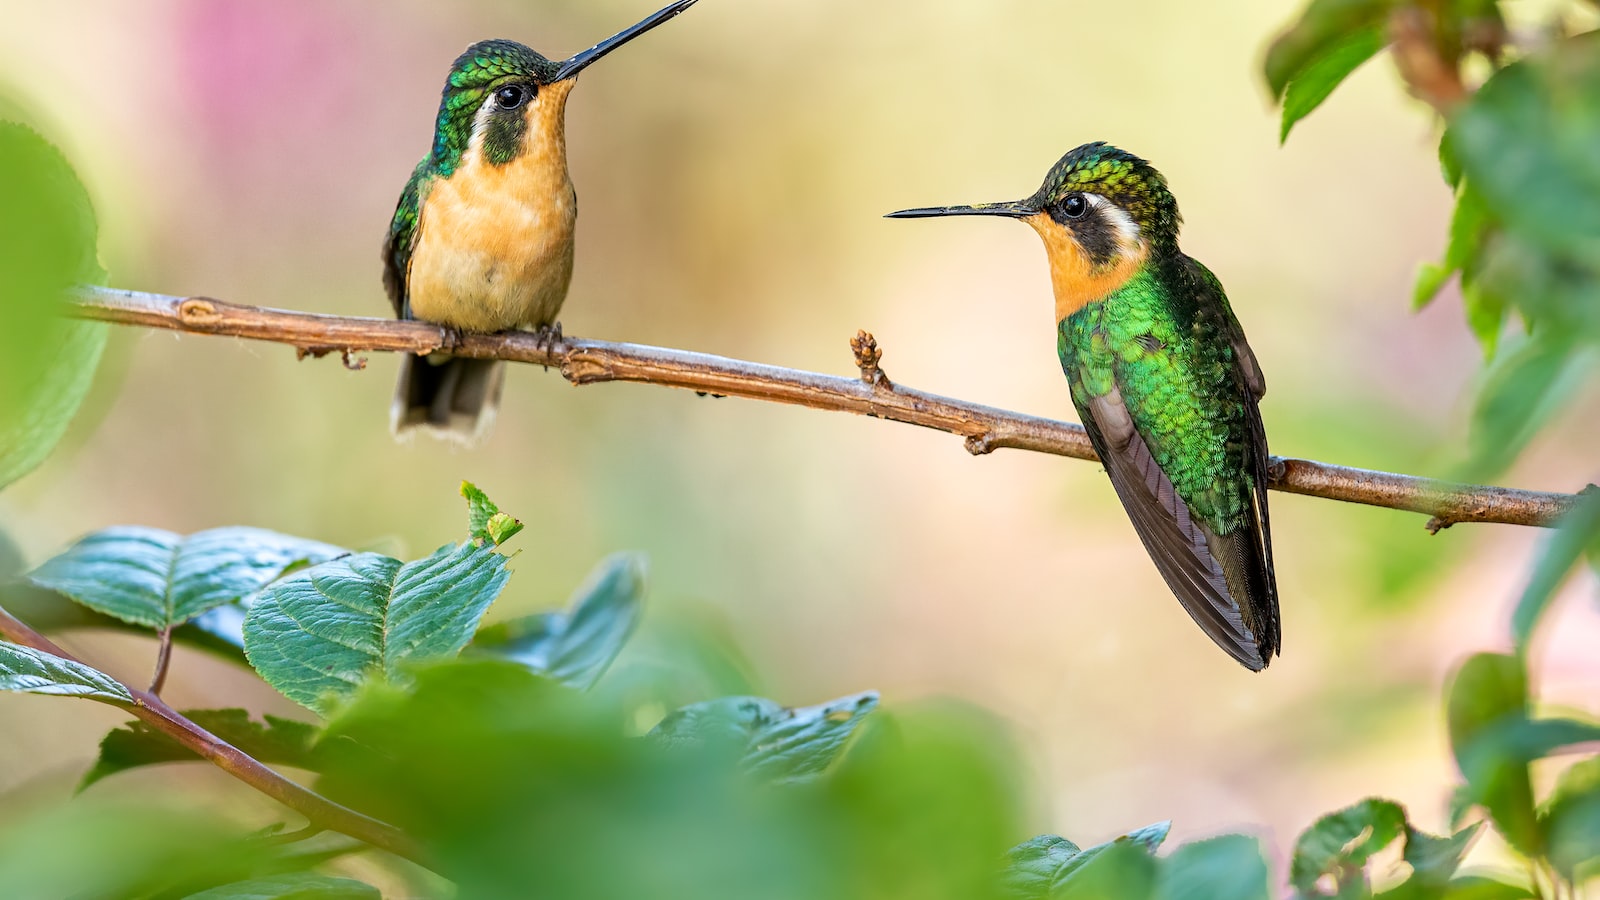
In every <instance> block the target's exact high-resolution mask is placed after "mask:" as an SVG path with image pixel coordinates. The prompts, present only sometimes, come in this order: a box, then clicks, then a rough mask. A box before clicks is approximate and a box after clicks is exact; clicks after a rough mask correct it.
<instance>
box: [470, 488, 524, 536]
mask: <svg viewBox="0 0 1600 900" xmlns="http://www.w3.org/2000/svg"><path fill="white" fill-rule="evenodd" d="M461 496H462V497H464V498H466V501H467V534H469V535H471V537H472V539H473V540H474V541H477V542H478V543H480V544H482V543H484V542H485V541H487V542H488V543H489V544H491V545H492V546H496V547H498V546H500V545H501V544H504V543H505V542H506V541H509V540H511V538H513V537H514V536H516V534H517V532H519V531H521V530H522V528H523V525H522V523H521V522H519V521H517V520H516V519H513V518H512V517H511V516H509V515H507V514H506V513H503V512H501V511H500V507H498V506H495V505H494V501H493V500H490V499H489V495H488V494H485V493H484V492H483V491H482V490H480V489H479V488H478V486H477V485H475V484H473V483H472V482H470V481H463V482H461Z"/></svg>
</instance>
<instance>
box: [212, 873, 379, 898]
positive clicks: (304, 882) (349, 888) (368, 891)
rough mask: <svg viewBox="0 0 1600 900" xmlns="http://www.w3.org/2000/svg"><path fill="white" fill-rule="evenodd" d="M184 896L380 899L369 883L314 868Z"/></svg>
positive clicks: (239, 882) (253, 879) (235, 883)
mask: <svg viewBox="0 0 1600 900" xmlns="http://www.w3.org/2000/svg"><path fill="white" fill-rule="evenodd" d="M187 900H383V895H381V894H379V893H378V889H377V888H375V887H373V886H372V885H370V884H365V883H363V882H360V881H354V880H352V879H349V878H330V877H329V876H327V875H318V874H316V873H315V872H291V873H288V874H285V875H272V876H269V877H267V878H252V879H250V880H249V881H236V882H234V883H233V884H225V885H222V886H221V887H214V888H212V889H210V890H208V891H201V892H200V893H198V894H190V895H189V896H188V898H187Z"/></svg>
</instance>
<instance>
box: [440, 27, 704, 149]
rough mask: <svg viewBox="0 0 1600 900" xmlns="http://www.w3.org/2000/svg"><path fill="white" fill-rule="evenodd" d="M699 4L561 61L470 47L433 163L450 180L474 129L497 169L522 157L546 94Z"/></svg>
mask: <svg viewBox="0 0 1600 900" xmlns="http://www.w3.org/2000/svg"><path fill="white" fill-rule="evenodd" d="M696 2H698V0H676V2H674V3H671V4H668V5H667V6H666V7H664V8H662V9H659V10H657V11H656V12H654V13H651V14H650V15H649V16H647V17H646V18H645V19H644V20H643V21H641V22H639V23H638V24H636V25H631V26H629V27H628V28H625V29H623V30H622V31H620V32H618V33H616V34H614V35H612V36H611V37H608V38H606V39H605V40H603V41H601V42H600V43H598V44H595V45H594V46H593V47H590V48H589V49H587V50H584V51H583V52H581V53H578V54H575V55H573V56H572V57H571V58H570V59H566V60H561V61H556V60H550V59H547V58H545V56H544V55H543V54H541V53H539V52H538V51H536V50H534V49H532V48H530V47H527V46H525V45H523V44H519V43H517V42H516V41H506V40H493V41H479V42H478V43H476V44H473V45H472V46H471V47H468V48H467V50H466V52H465V53H462V54H461V55H460V56H458V57H456V61H455V62H454V63H453V64H451V66H450V77H449V78H447V79H446V80H445V83H444V96H443V97H442V98H441V99H440V101H439V118H438V121H437V122H436V124H435V127H434V135H433V153H432V154H431V155H430V157H429V159H428V163H429V164H430V165H431V167H432V168H433V169H434V171H435V172H437V173H438V174H439V175H441V176H442V177H445V178H449V177H450V175H451V174H452V173H454V172H455V170H456V167H457V166H459V165H460V164H461V157H462V156H463V155H465V154H466V152H467V148H468V146H470V144H471V142H472V136H473V133H474V129H480V130H482V131H483V142H482V147H483V153H484V156H485V158H486V159H487V160H488V161H489V162H490V163H491V164H494V165H503V164H505V163H507V162H510V161H511V160H512V159H514V158H516V156H517V154H518V153H520V152H521V149H522V144H523V136H524V134H525V133H526V131H527V128H528V107H530V106H531V105H532V104H533V103H535V102H537V100H538V97H539V94H540V92H541V91H543V90H544V89H545V88H547V87H549V86H551V85H554V84H557V83H558V82H570V81H571V80H572V79H574V78H577V77H578V73H579V72H581V71H583V70H584V69H585V68H588V66H589V65H590V64H591V63H593V62H596V61H597V60H599V59H600V58H602V57H604V56H605V55H606V54H608V53H610V52H611V51H613V50H615V49H617V48H618V47H620V46H622V45H623V44H626V43H627V42H629V41H631V40H633V39H634V38H636V37H638V36H639V35H641V34H644V33H645V32H647V31H649V30H650V29H652V28H655V27H656V26H657V25H660V24H661V23H662V22H665V21H667V20H668V19H670V18H672V17H673V16H676V15H678V14H679V13H681V12H683V11H684V10H686V9H688V8H689V7H691V6H693V5H694V4H695V3H696ZM562 96H563V97H564V96H565V94H562Z"/></svg>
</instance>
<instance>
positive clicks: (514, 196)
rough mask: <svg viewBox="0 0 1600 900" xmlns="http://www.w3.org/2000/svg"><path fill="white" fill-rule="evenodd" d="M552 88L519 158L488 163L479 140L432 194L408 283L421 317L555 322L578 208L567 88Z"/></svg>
mask: <svg viewBox="0 0 1600 900" xmlns="http://www.w3.org/2000/svg"><path fill="white" fill-rule="evenodd" d="M552 87H554V86H552ZM553 93H554V92H553V91H550V90H548V89H547V90H546V91H545V92H543V94H544V96H542V97H541V103H536V104H534V105H533V107H532V108H531V109H530V110H529V114H528V116H529V122H528V129H527V131H526V134H527V138H526V141H527V146H526V149H525V150H524V152H523V153H522V154H520V155H519V156H518V157H517V158H516V159H514V160H512V161H511V162H509V163H506V164H505V165H501V166H495V165H491V164H489V163H488V162H487V161H486V160H484V158H483V156H482V154H481V153H480V152H479V149H478V147H477V145H476V143H474V145H473V146H472V147H471V148H470V149H469V150H468V151H467V153H466V154H465V155H464V156H463V157H462V161H461V164H460V165H459V166H458V167H457V168H456V171H455V172H454V173H453V174H452V175H451V177H450V178H447V179H439V180H437V181H435V182H434V183H433V185H432V187H431V188H430V190H429V191H428V194H427V196H426V197H425V198H424V200H423V204H422V214H421V216H420V217H419V220H418V226H417V227H418V231H417V241H416V245H415V247H414V249H413V251H412V255H411V271H410V274H409V277H408V281H407V287H408V291H409V295H410V300H411V314H412V315H413V316H414V317H416V318H418V319H422V320H424V321H428V322H438V323H440V324H443V325H449V326H451V327H454V328H460V329H463V330H467V331H504V330H507V329H512V328H531V327H539V326H542V325H548V324H550V323H551V322H553V321H554V320H555V317H556V314H557V313H558V312H559V311H560V310H561V304H562V301H564V300H565V299H566V296H567V287H568V285H569V284H570V283H571V281H572V254H573V232H574V229H575V226H576V223H577V218H578V205H577V198H576V196H575V194H574V193H573V190H572V181H571V179H570V178H569V176H568V174H567V158H566V156H567V154H566V135H565V134H564V129H563V128H562V127H561V118H562V113H563V111H564V110H563V108H562V107H564V104H565V99H566V98H565V92H564V91H563V92H562V94H561V96H559V97H555V96H550V95H551V94H553Z"/></svg>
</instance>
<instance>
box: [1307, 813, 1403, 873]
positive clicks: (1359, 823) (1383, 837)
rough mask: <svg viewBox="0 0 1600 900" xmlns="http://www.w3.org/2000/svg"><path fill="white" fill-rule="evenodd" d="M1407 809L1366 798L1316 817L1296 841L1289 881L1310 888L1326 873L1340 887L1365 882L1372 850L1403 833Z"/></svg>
mask: <svg viewBox="0 0 1600 900" xmlns="http://www.w3.org/2000/svg"><path fill="white" fill-rule="evenodd" d="M1406 827H1407V826H1406V812H1405V809H1404V808H1403V807H1401V806H1400V804H1398V803H1395V802H1393V801H1391V800H1381V799H1378V798H1375V797H1374V798H1368V799H1366V800H1363V801H1361V802H1360V803H1357V804H1355V805H1354V806H1349V807H1346V808H1345V809H1342V810H1339V811H1338V812H1334V813H1329V814H1328V815H1325V816H1323V817H1322V818H1320V819H1318V820H1317V821H1316V822H1315V823H1314V824H1312V826H1311V827H1310V828H1308V829H1306V830H1305V832H1304V833H1302V834H1301V835H1300V839H1299V840H1298V841H1296V842H1295V848H1294V860H1293V862H1291V863H1290V866H1289V881H1290V882H1291V883H1292V884H1293V885H1294V886H1295V887H1296V888H1298V889H1299V890H1301V891H1303V892H1307V893H1309V892H1311V890H1312V889H1313V888H1314V887H1315V886H1316V883H1317V880H1318V879H1319V878H1322V877H1323V876H1324V875H1329V876H1332V877H1333V878H1334V880H1335V881H1336V882H1337V883H1338V884H1339V886H1340V888H1341V889H1343V888H1345V887H1346V886H1348V885H1350V884H1352V883H1364V878H1365V876H1364V874H1363V872H1364V867H1365V866H1366V864H1367V860H1368V859H1370V858H1372V856H1373V854H1376V853H1378V852H1379V851H1381V850H1383V848H1385V847H1387V846H1389V845H1390V844H1392V843H1394V841H1395V839H1396V838H1398V837H1400V836H1401V835H1402V834H1405V833H1406Z"/></svg>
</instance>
